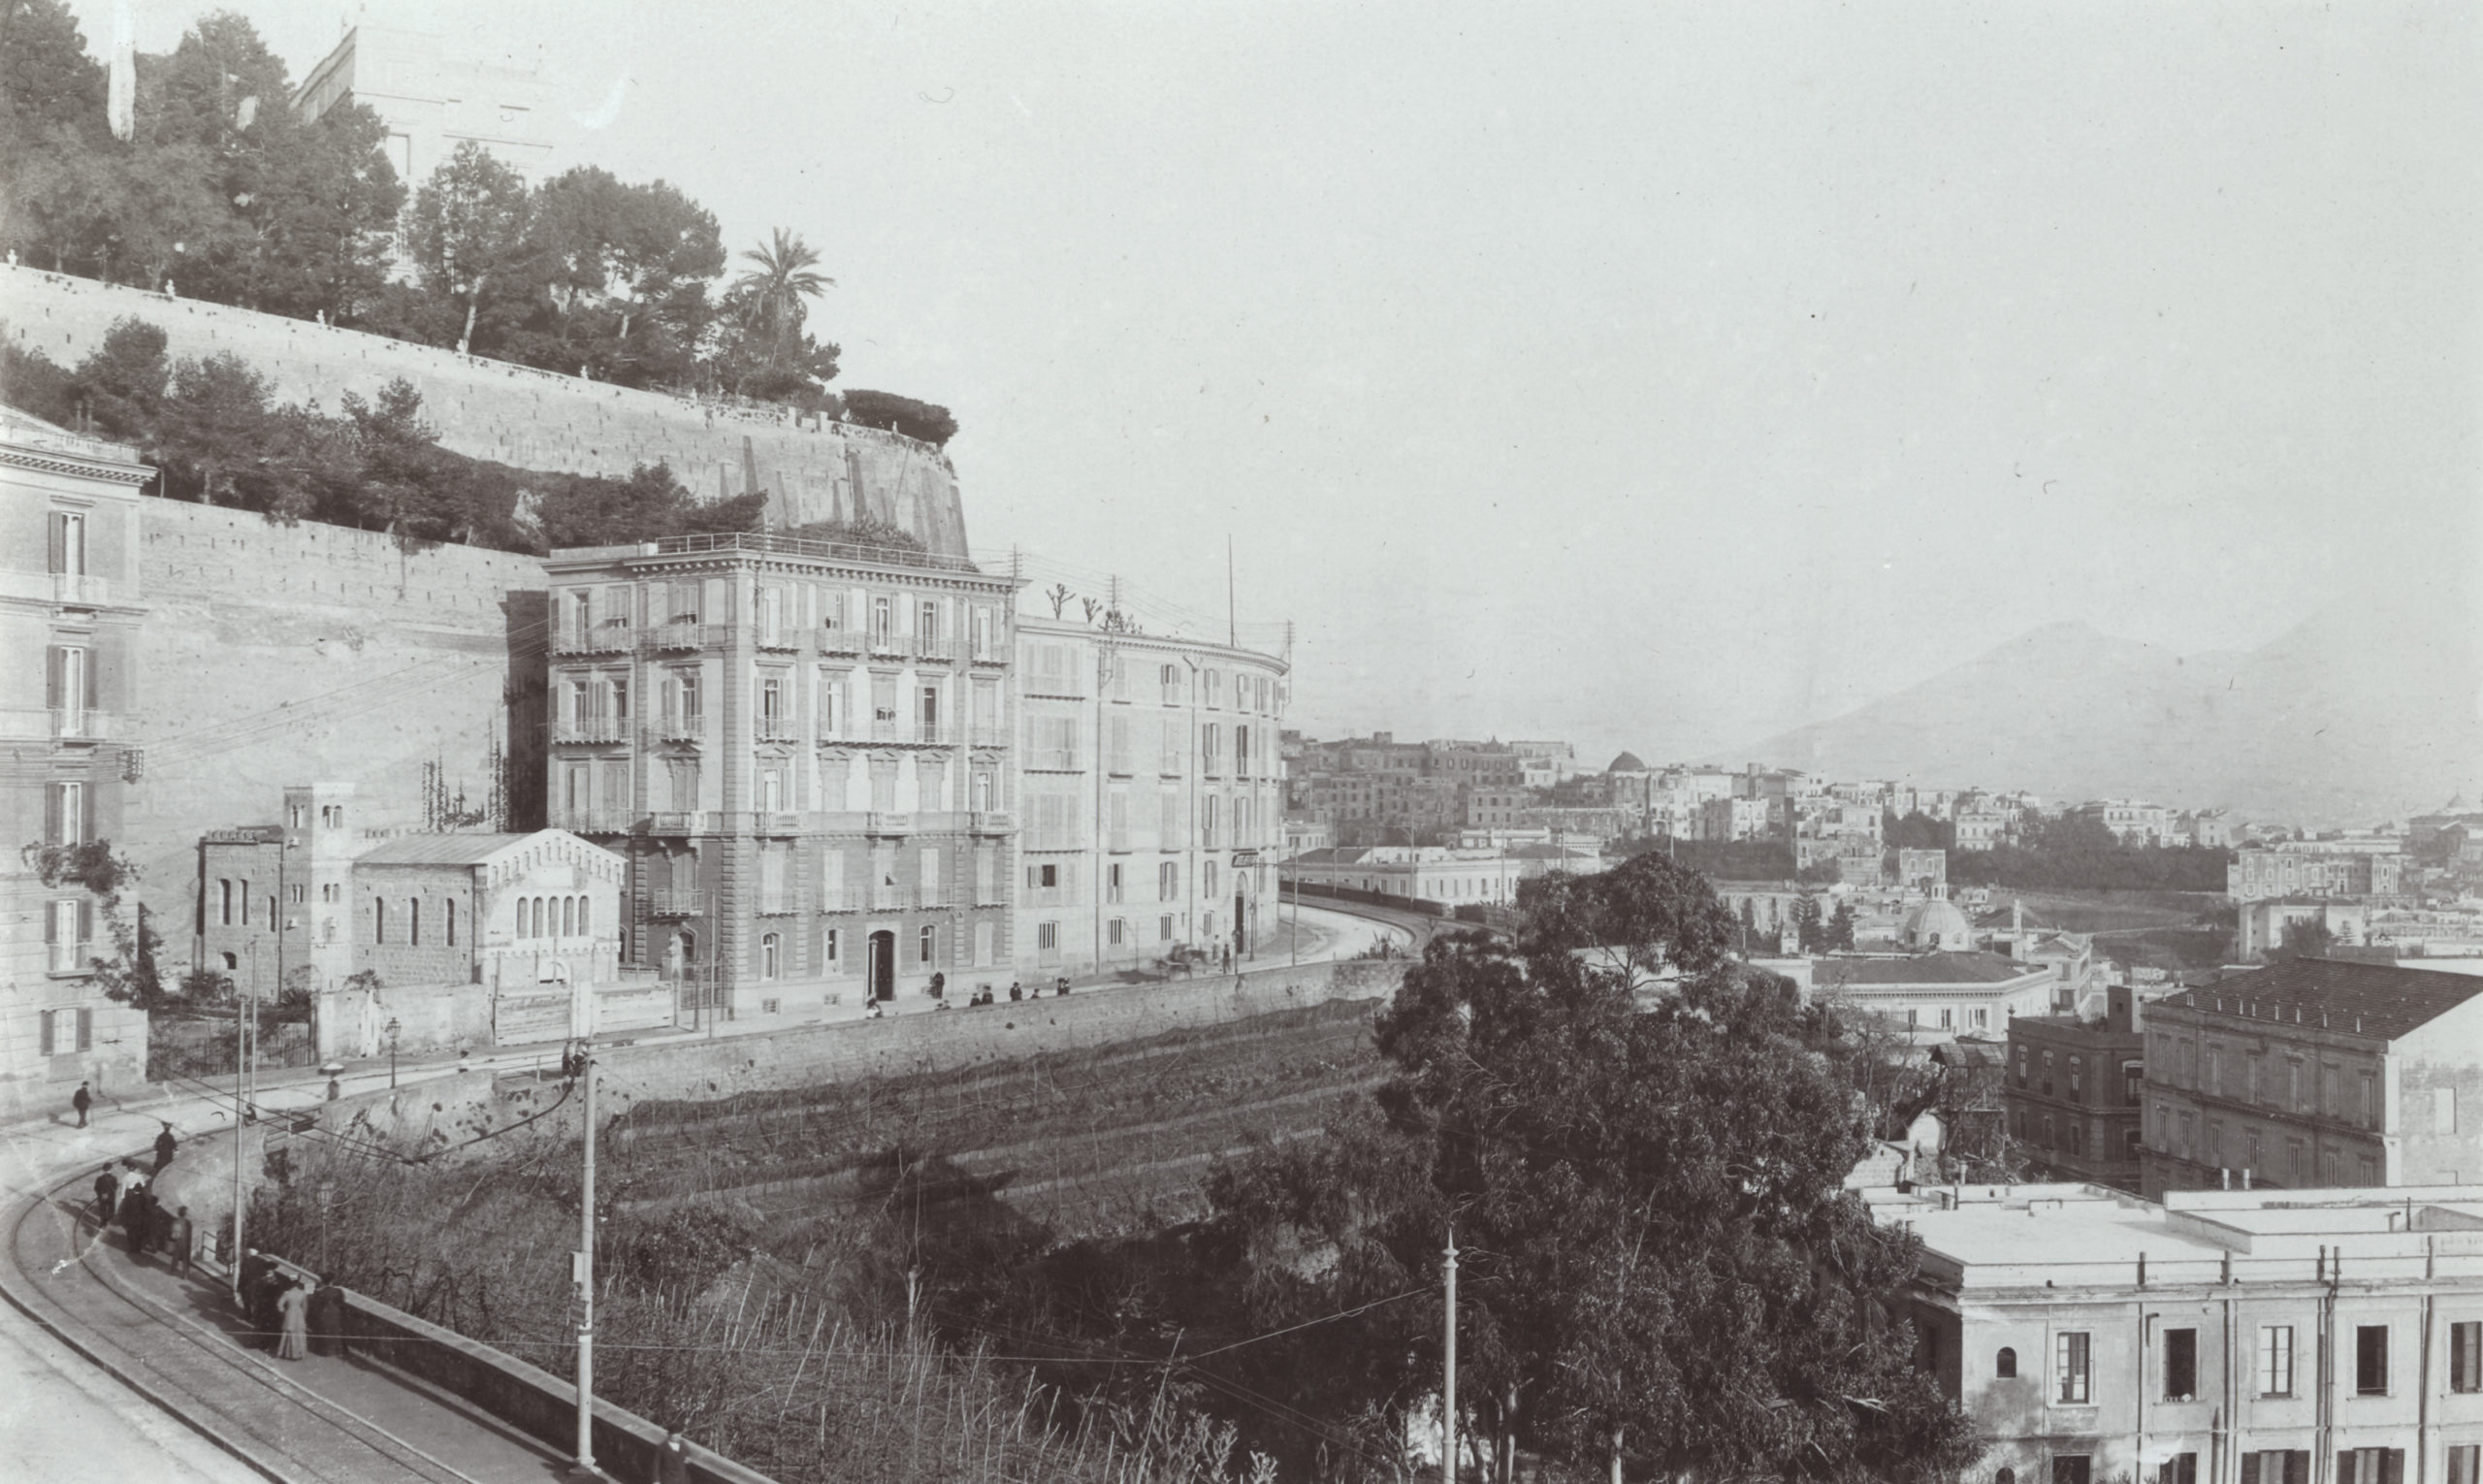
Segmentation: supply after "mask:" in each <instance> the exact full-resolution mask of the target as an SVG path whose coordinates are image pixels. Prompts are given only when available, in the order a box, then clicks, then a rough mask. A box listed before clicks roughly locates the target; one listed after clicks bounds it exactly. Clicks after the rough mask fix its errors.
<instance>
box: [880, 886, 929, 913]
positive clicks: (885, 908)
mask: <svg viewBox="0 0 2483 1484" xmlns="http://www.w3.org/2000/svg"><path fill="white" fill-rule="evenodd" d="M921 897H922V892H921V890H920V889H919V887H892V886H889V885H887V883H885V882H883V883H881V884H880V885H879V886H876V887H872V888H871V910H872V911H873V912H910V911H912V910H913V909H915V908H916V907H918V906H920V905H922V901H921Z"/></svg>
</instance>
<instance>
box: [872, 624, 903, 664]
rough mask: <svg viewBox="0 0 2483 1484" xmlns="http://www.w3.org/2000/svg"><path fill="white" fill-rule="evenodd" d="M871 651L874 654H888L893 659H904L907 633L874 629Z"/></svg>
mask: <svg viewBox="0 0 2483 1484" xmlns="http://www.w3.org/2000/svg"><path fill="white" fill-rule="evenodd" d="M871 653H872V654H874V655H887V656H888V657H889V658H891V659H897V660H902V659H904V658H905V635H903V634H901V633H892V632H890V631H888V630H887V629H872V630H871Z"/></svg>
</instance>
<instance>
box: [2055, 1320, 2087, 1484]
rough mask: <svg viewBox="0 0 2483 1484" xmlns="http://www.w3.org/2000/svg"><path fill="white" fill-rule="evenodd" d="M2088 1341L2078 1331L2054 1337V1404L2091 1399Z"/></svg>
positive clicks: (2082, 1401) (2081, 1401)
mask: <svg viewBox="0 0 2483 1484" xmlns="http://www.w3.org/2000/svg"><path fill="white" fill-rule="evenodd" d="M2089 1339H2090V1337H2089V1336H2087V1335H2086V1334H2084V1333H2083V1332H2078V1331H2073V1332H2071V1333H2069V1334H2066V1335H2058V1336H2055V1337H2053V1339H2052V1381H2053V1385H2052V1400H2053V1401H2055V1402H2061V1403H2070V1404H2080V1403H2086V1402H2088V1401H2091V1400H2092V1399H2093V1393H2092V1391H2091V1384H2092V1368H2091V1352H2090V1349H2089ZM2055 1477H2057V1475H2055Z"/></svg>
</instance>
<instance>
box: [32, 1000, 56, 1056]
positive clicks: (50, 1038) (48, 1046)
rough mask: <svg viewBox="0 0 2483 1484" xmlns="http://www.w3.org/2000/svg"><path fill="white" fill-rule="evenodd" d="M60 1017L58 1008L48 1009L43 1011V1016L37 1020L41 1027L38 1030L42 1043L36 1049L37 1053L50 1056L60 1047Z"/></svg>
mask: <svg viewBox="0 0 2483 1484" xmlns="http://www.w3.org/2000/svg"><path fill="white" fill-rule="evenodd" d="M59 1018H60V1012H58V1011H56V1010H47V1011H44V1012H42V1013H41V1016H40V1017H39V1018H38V1020H37V1022H36V1023H37V1024H38V1025H39V1026H40V1027H41V1029H40V1031H39V1032H38V1037H39V1039H40V1042H41V1045H40V1046H39V1047H38V1048H37V1049H36V1054H37V1055H41V1056H49V1055H51V1054H53V1053H54V1052H56V1051H57V1050H59V1049H60V1025H59Z"/></svg>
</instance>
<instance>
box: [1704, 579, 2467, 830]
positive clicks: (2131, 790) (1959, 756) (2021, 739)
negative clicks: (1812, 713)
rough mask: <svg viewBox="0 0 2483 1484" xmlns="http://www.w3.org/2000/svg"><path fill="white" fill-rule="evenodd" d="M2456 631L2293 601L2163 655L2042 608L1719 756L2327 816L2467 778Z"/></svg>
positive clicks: (2439, 793) (2403, 808) (2341, 817)
mask: <svg viewBox="0 0 2483 1484" xmlns="http://www.w3.org/2000/svg"><path fill="white" fill-rule="evenodd" d="M2475 660H2476V651H2475V647H2474V642H2473V636H2472V635H2471V634H2470V633H2466V634H2460V633H2458V632H2456V631H2455V630H2454V629H2452V630H2451V631H2450V632H2449V633H2446V634H2443V633H2442V632H2441V631H2440V630H2439V629H2436V628H2430V627H2427V626H2418V625H2409V624H2402V623H2396V622H2392V621H2391V620H2390V619H2389V618H2388V617H2387V616H2386V615H2385V614H2384V613H2383V612H2382V611H2380V610H2378V609H2363V610H2356V611H2353V612H2349V613H2343V614H2330V615H2323V616H2321V617H2318V618H2314V619H2311V620H2308V621H2306V622H2305V623H2303V624H2302V625H2300V626H2298V627H2297V628H2295V629H2291V630H2289V631H2287V632H2286V633H2284V634H2283V635H2281V636H2279V637H2278V638H2276V639H2274V640H2273V641H2272V642H2270V643H2268V644H2267V645H2265V646H2263V647H2261V648H2259V649H2257V650H2253V651H2251V652H2249V653H2246V654H2229V653H2210V654H2200V655H2189V656H2181V655H2176V654H2174V653H2173V652H2171V651H2170V650H2166V649H2162V648H2159V647H2157V646H2155V645H2151V644H2142V643H2139V642H2137V641H2135V640H2130V639H2119V638H2114V637H2112V636H2111V635H2109V634H2105V633H2102V632H2099V631H2098V630H2096V629H2094V628H2092V627H2091V626H2089V625H2086V624H2081V623H2069V624H2053V625H2049V626H2047V627H2045V628H2042V629H2034V630H2031V631H2029V632H2027V633H2024V634H2020V635H2019V636H2018V637H2016V638H2015V639H2012V640H2010V641H2009V642H2008V643H2006V644H2003V645H2001V646H2000V647H1999V648H1997V649H1994V650H1991V651H1989V652H1987V653H1985V654H1983V655H1982V656H1979V657H1978V658H1976V659H1974V660H1970V661H1966V662H1965V663H1963V664H1961V665H1958V666H1956V667H1955V668H1954V669H1951V670H1949V671H1948V672H1946V673H1945V674H1942V675H1939V676H1936V677H1934V678H1933V679H1931V680H1927V681H1925V682H1923V683H1922V684H1920V685H1918V686H1914V687H1912V688H1910V689H1908V690H1905V691H1901V692H1899V693H1897V694H1894V695H1890V696H1886V697H1885V698H1883V699H1880V700H1876V701H1873V702H1871V703H1870V704H1868V705H1865V706H1862V707H1860V708H1858V709H1856V710H1854V711H1851V712H1848V713H1847V714H1845V715H1843V716H1840V717H1837V718H1835V719H1833V720H1830V721H1825V722H1819V723H1815V724H1813V725H1811V726H1803V727H1799V728H1796V729H1795V730H1792V731H1789V732H1786V733H1784V734H1783V735H1781V736H1776V737H1771V738H1769V739H1767V740H1766V741H1763V742H1759V743H1757V744H1756V745H1754V746H1752V747H1748V748H1744V749H1742V750H1740V751H1737V752H1734V753H1732V754H1730V755H1729V756H1727V757H1725V758H1719V759H1718V760H1719V761H1724V762H1728V763H1740V762H1745V761H1751V760H1758V761H1763V762H1767V763H1770V764H1773V765H1776V766H1783V767H1798V768H1803V769H1806V770H1810V771H1813V772H1819V773H1824V774H1827V775H1829V776H1831V777H1836V778H1899V779H1906V780H1910V781H1912V782H1915V783H1918V784H1923V785H1928V786H1933V787H1941V788H1963V787H1969V786H1981V787H1983V788H1991V789H2029V790H2034V791H2035V792H2036V793H2039V794H2041V795H2043V797H2044V800H2045V802H2046V803H2047V804H2052V805H2057V804H2059V803H2063V802H2074V801H2077V800H2080V799H2086V798H2097V797H2107V796H2134V797H2143V798H2152V799H2155V800H2157V801H2158V802H2161V803H2167V804H2177V805H2180V806H2183V807H2191V808H2205V807H2211V806H2216V805H2222V806H2226V807H2229V808H2232V809H2233V810H2235V811H2236V812H2238V813H2239V814H2241V816H2242V817H2243V818H2245V819H2261V820H2282V821H2286V822H2299V823H2349V822H2356V821H2370V820H2376V819H2380V818H2384V817H2389V816H2400V815H2404V814H2407V813H2411V812H2419V811H2420V810H2423V809H2427V808H2430V807H2432V806H2434V805H2436V804H2438V803H2439V802H2440V801H2441V800H2443V799H2445V798H2447V797H2448V796H2449V795H2450V794H2451V793H2454V792H2457V791H2459V790H2464V791H2466V792H2467V794H2469V795H2471V794H2472V793H2473V792H2475V791H2476V788H2477V784H2478V781H2483V722H2478V720H2477V713H2476V706H2475V695H2476V683H2477V666H2476V663H2475Z"/></svg>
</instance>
